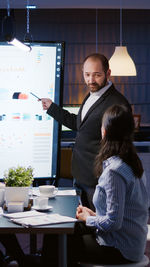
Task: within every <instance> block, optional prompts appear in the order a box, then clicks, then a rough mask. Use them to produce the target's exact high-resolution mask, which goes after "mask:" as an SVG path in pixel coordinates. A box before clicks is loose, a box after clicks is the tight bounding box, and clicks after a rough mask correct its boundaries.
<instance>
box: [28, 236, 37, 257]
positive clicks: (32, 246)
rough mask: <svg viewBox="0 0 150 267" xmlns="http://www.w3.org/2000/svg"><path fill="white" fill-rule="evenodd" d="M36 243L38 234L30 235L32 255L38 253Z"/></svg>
mask: <svg viewBox="0 0 150 267" xmlns="http://www.w3.org/2000/svg"><path fill="white" fill-rule="evenodd" d="M36 242H37V236H36V234H30V254H35V253H36V249H37V247H36Z"/></svg>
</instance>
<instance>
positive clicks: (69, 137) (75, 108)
mask: <svg viewBox="0 0 150 267" xmlns="http://www.w3.org/2000/svg"><path fill="white" fill-rule="evenodd" d="M63 109H66V110H67V111H69V112H70V113H73V114H76V115H77V114H78V112H79V109H80V105H79V104H68V105H67V104H66V105H64V106H63ZM75 137H76V131H73V130H71V129H69V128H67V127H66V126H64V125H62V129H61V140H62V141H74V140H75Z"/></svg>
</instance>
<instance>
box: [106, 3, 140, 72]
mask: <svg viewBox="0 0 150 267" xmlns="http://www.w3.org/2000/svg"><path fill="white" fill-rule="evenodd" d="M109 65H110V69H111V75H112V76H136V68H135V64H134V62H133V60H132V58H131V57H130V55H129V53H128V51H127V47H126V46H122V0H120V46H116V47H115V52H114V54H113V55H112V57H111V58H110V60H109Z"/></svg>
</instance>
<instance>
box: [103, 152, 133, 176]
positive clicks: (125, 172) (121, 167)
mask: <svg viewBox="0 0 150 267" xmlns="http://www.w3.org/2000/svg"><path fill="white" fill-rule="evenodd" d="M105 168H106V169H107V171H109V172H114V173H117V174H119V175H120V176H122V178H123V179H125V180H126V181H131V180H132V179H135V176H134V174H133V171H132V169H131V167H130V166H129V165H128V164H127V163H125V162H124V161H123V160H122V159H121V158H120V157H118V156H112V157H110V158H108V159H107V160H106V161H105Z"/></svg>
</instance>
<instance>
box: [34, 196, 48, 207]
mask: <svg viewBox="0 0 150 267" xmlns="http://www.w3.org/2000/svg"><path fill="white" fill-rule="evenodd" d="M33 206H36V207H37V208H39V209H46V208H47V207H48V198H47V197H36V198H34V199H33Z"/></svg>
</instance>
